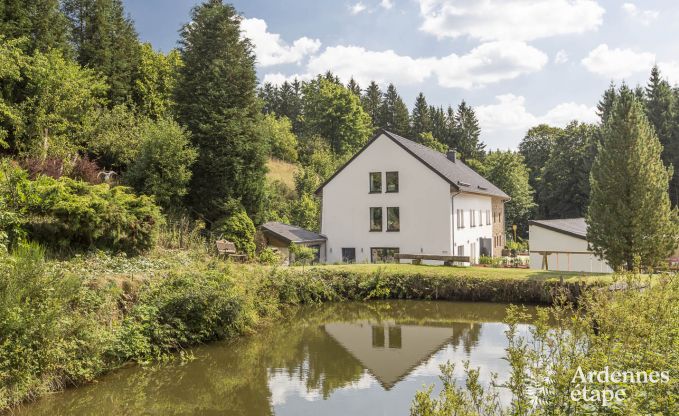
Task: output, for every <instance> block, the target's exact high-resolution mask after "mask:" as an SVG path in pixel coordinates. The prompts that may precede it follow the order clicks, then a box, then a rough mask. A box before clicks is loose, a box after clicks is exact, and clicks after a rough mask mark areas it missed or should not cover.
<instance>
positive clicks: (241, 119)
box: [176, 0, 268, 220]
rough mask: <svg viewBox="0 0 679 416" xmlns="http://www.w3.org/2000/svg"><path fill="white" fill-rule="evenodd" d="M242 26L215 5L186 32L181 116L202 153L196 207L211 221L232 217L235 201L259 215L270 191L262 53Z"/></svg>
mask: <svg viewBox="0 0 679 416" xmlns="http://www.w3.org/2000/svg"><path fill="white" fill-rule="evenodd" d="M240 21H241V17H240V16H239V15H238V13H237V12H236V10H235V9H234V8H233V7H232V6H230V5H226V4H223V3H222V1H221V0H209V1H207V2H205V3H203V4H201V5H199V6H196V7H195V8H194V9H193V10H192V12H191V23H189V24H187V25H185V26H184V28H183V29H182V33H181V40H180V45H181V46H180V54H181V57H182V61H183V62H184V66H182V68H181V70H180V71H179V74H180V76H179V82H178V86H177V91H176V100H177V109H178V117H179V121H180V122H181V123H182V124H183V125H185V126H186V127H187V128H188V129H189V132H190V133H191V141H192V142H193V144H194V146H195V147H196V148H197V150H198V159H197V160H196V163H195V164H194V167H193V176H192V178H191V186H190V193H189V203H190V205H191V206H192V207H193V208H194V209H195V210H196V211H197V212H198V213H199V214H201V215H203V216H204V217H205V218H207V219H208V220H215V219H218V218H220V217H222V216H224V215H226V214H228V212H229V210H228V206H227V205H229V204H230V203H231V201H234V200H238V201H240V203H241V204H242V205H243V207H244V208H245V209H246V210H247V212H248V214H249V215H250V216H256V215H257V214H258V212H259V210H260V206H261V201H262V194H263V190H264V175H265V173H266V160H267V153H268V149H267V146H266V140H265V138H263V137H262V136H261V135H259V134H257V131H258V130H257V120H258V117H259V113H260V108H259V101H258V99H257V95H256V87H257V75H256V73H255V55H254V52H253V47H252V44H251V43H250V41H249V40H248V39H242V38H241V36H240V33H241V32H240Z"/></svg>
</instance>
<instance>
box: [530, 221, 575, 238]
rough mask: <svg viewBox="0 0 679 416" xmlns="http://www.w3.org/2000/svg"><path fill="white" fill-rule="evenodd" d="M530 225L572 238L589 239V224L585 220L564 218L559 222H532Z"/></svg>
mask: <svg viewBox="0 0 679 416" xmlns="http://www.w3.org/2000/svg"><path fill="white" fill-rule="evenodd" d="M528 225H535V226H538V227H542V228H546V229H548V230H551V231H555V232H557V233H561V234H566V235H570V236H571V237H575V238H580V239H583V240H586V239H587V223H586V222H585V219H584V218H564V219H558V220H531V221H528Z"/></svg>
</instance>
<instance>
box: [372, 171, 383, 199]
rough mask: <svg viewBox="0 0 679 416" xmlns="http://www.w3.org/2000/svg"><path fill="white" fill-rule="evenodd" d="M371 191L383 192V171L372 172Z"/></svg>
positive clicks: (375, 192)
mask: <svg viewBox="0 0 679 416" xmlns="http://www.w3.org/2000/svg"><path fill="white" fill-rule="evenodd" d="M370 193H371V194H380V193H382V172H370Z"/></svg>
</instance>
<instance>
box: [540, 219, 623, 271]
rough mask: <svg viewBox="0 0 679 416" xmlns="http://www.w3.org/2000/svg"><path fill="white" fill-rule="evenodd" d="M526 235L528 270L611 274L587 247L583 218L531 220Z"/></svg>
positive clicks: (607, 267)
mask: <svg viewBox="0 0 679 416" xmlns="http://www.w3.org/2000/svg"><path fill="white" fill-rule="evenodd" d="M528 232H529V234H530V268H531V269H545V270H560V271H574V272H595V273H612V272H613V269H611V267H610V266H609V265H608V264H607V263H606V262H605V261H604V260H602V259H600V258H599V257H597V256H596V255H595V254H594V253H593V252H592V251H591V250H590V249H589V246H588V244H587V223H586V222H585V219H584V218H569V219H560V220H533V221H529V222H528Z"/></svg>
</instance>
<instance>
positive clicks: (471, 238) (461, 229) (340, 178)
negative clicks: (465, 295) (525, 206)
mask: <svg viewBox="0 0 679 416" xmlns="http://www.w3.org/2000/svg"><path fill="white" fill-rule="evenodd" d="M317 194H319V195H320V196H321V197H322V205H321V206H322V208H321V234H323V235H324V236H326V237H327V243H326V250H327V252H326V258H327V261H328V262H330V263H335V262H372V263H375V262H383V261H392V260H393V257H394V254H395V253H403V254H430V255H461V256H469V257H470V258H471V261H472V263H473V262H476V261H477V260H478V258H479V256H480V255H481V254H485V255H489V256H490V255H496V256H497V255H500V250H501V248H502V246H503V245H504V202H505V201H507V200H509V197H508V196H507V194H505V193H504V192H502V191H501V190H500V189H498V188H497V187H496V186H495V185H493V184H492V183H490V182H489V181H487V180H486V179H485V178H483V177H482V176H481V175H479V174H478V173H476V172H475V171H474V170H473V169H471V168H470V167H469V166H467V165H466V164H464V163H463V162H462V161H461V160H459V159H457V158H456V156H455V152H454V151H450V152H448V154H447V155H445V154H442V153H440V152H437V151H435V150H432V149H430V148H428V147H426V146H423V145H421V144H418V143H415V142H413V141H411V140H408V139H405V138H403V137H401V136H398V135H396V134H394V133H390V132H388V131H385V130H380V131H379V132H378V133H377V134H376V135H375V136H374V137H373V138H372V139H371V140H370V141H369V142H368V143H367V144H366V145H365V146H364V147H363V148H362V149H361V150H360V151H359V152H358V153H356V154H355V155H354V156H353V157H352V158H351V159H350V160H349V161H348V162H347V163H346V164H345V165H344V166H342V167H341V168H340V169H339V170H338V171H337V172H335V174H334V175H333V176H331V177H330V179H328V180H327V181H326V182H325V183H324V184H323V185H321V186H320V187H319V189H318V190H317Z"/></svg>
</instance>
